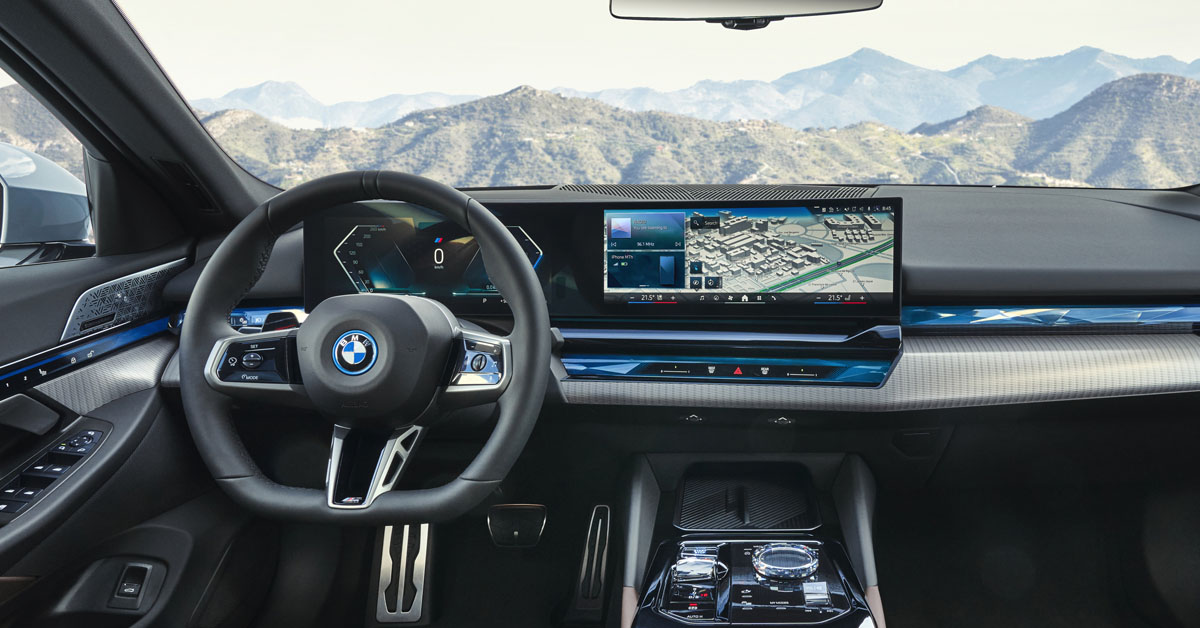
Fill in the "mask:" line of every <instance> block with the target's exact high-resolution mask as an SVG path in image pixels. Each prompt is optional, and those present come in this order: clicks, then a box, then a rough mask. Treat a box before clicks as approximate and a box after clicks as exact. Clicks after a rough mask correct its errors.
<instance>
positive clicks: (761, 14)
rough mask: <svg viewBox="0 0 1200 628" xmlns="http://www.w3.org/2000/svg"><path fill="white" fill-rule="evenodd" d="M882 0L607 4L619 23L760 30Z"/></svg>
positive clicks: (623, 0)
mask: <svg viewBox="0 0 1200 628" xmlns="http://www.w3.org/2000/svg"><path fill="white" fill-rule="evenodd" d="M882 4H883V0H611V1H610V4H609V12H611V13H612V15H613V17H616V18H620V19H623V20H703V21H706V22H715V23H720V24H722V25H723V26H725V27H726V28H736V29H740V30H751V29H755V28H762V27H764V26H766V25H767V24H770V23H771V22H774V21H776V20H782V19H783V18H785V17H800V16H804V15H829V14H831V13H851V12H854V11H870V10H871V9H878V8H879V6H880V5H882Z"/></svg>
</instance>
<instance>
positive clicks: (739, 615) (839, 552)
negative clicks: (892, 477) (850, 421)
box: [632, 461, 875, 628]
mask: <svg viewBox="0 0 1200 628" xmlns="http://www.w3.org/2000/svg"><path fill="white" fill-rule="evenodd" d="M839 466H841V467H845V466H846V464H845V463H844V462H843V463H840V464H839ZM670 467H671V464H670V463H667V464H660V467H659V469H658V470H657V472H658V473H659V475H670V474H671V473H672V471H671V468H670ZM831 469H832V466H830V470H831ZM837 473H840V472H837ZM822 475H828V476H830V477H832V475H831V474H829V473H822ZM821 484H823V485H826V484H833V482H831V481H830V480H828V479H822V480H821ZM831 488H832V487H831ZM670 493H671V494H672V497H673V501H674V503H673V507H672V510H671V512H673V516H672V518H671V524H670V526H666V525H662V524H663V523H664V522H662V521H659V524H658V525H656V526H655V534H654V536H655V537H657V539H658V540H657V541H656V542H655V543H652V545H653V549H652V554H651V556H652V557H651V558H650V560H649V561H648V562H647V563H646V568H645V578H644V579H643V580H642V586H641V587H640V596H639V598H638V602H637V610H636V614H635V615H634V616H633V618H632V626H633V627H634V628H666V627H669V626H681V625H685V626H712V625H731V626H741V625H745V626H803V625H817V624H819V625H822V626H830V627H833V628H837V627H841V626H845V627H848V628H866V627H873V626H875V620H874V617H873V615H872V610H871V607H870V605H869V604H868V601H867V597H866V594H865V592H864V587H863V582H864V580H863V579H861V578H860V576H859V575H858V574H856V572H855V564H856V562H857V563H860V564H863V563H864V561H862V560H861V557H862V556H863V555H864V548H863V547H862V546H861V543H860V541H861V538H860V537H857V536H854V535H851V534H848V533H847V532H846V531H845V530H843V529H841V528H840V527H839V526H836V525H829V524H826V523H824V519H825V518H823V517H822V513H821V510H822V509H823V508H829V504H828V502H830V501H836V500H831V499H824V498H819V497H818V494H819V491H818V490H817V489H816V488H815V487H814V482H813V478H812V475H810V473H809V471H808V468H807V467H806V466H804V465H803V464H800V463H796V462H781V461H775V462H771V461H763V462H751V461H745V462H700V463H692V464H688V465H687V466H686V469H685V470H684V471H683V472H682V475H681V477H680V478H679V481H678V482H677V483H676V484H675V485H674V486H673V489H672V490H671V491H670ZM826 497H831V496H826ZM664 501H665V500H664ZM823 502H824V505H823ZM659 506H660V507H659V508H657V509H656V510H658V511H659V512H660V513H663V512H666V511H665V510H664V509H663V507H662V506H663V504H660V505H659ZM833 510H835V511H836V510H837V508H836V507H835V508H834V509H833ZM857 514H858V513H851V512H848V513H847V515H848V516H847V517H846V518H847V519H861V517H858V516H857ZM661 517H662V515H661V514H660V515H658V517H657V518H659V519H661ZM832 519H834V520H840V517H833V518H832ZM698 530H699V531H698ZM634 533H635V535H636V533H637V527H636V526H634ZM843 538H845V539H846V540H847V541H848V542H850V543H852V544H853V545H855V550H856V551H855V553H856V555H858V556H859V557H860V560H858V561H853V560H852V559H851V558H850V554H849V553H847V550H846V547H845V545H844V543H843ZM866 552H867V553H869V547H867V548H866ZM863 568H864V569H865V570H869V571H872V572H873V562H870V564H869V565H867V564H864V566H863ZM871 576H872V578H873V573H872V574H871Z"/></svg>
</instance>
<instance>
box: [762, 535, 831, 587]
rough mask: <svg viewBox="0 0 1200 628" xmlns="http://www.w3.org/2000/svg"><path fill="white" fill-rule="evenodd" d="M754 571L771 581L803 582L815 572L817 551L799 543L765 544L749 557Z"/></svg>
mask: <svg viewBox="0 0 1200 628" xmlns="http://www.w3.org/2000/svg"><path fill="white" fill-rule="evenodd" d="M750 562H751V564H752V565H754V571H755V572H757V573H758V575H760V576H762V577H764V578H770V579H772V580H803V579H804V578H807V577H809V576H811V575H813V574H814V573H816V571H817V564H818V561H817V551H816V550H815V549H812V548H810V547H808V546H807V545H804V544H801V543H766V544H764V545H760V546H758V547H757V548H755V550H754V553H753V554H752V555H751V556H750Z"/></svg>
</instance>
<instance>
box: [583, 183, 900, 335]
mask: <svg viewBox="0 0 1200 628" xmlns="http://www.w3.org/2000/svg"><path fill="white" fill-rule="evenodd" d="M898 210H899V200H898V199H864V200H861V201H826V202H819V201H814V202H811V203H809V204H799V203H797V204H796V205H795V206H791V207H742V208H738V207H724V208H712V207H697V208H672V209H657V208H654V209H652V208H647V209H606V210H605V211H604V250H603V255H604V279H603V286H604V288H603V289H604V302H605V303H607V304H626V305H630V306H644V307H646V308H649V309H654V310H658V311H663V312H664V313H665V311H667V310H670V309H672V308H671V307H670V306H681V305H682V306H687V307H686V309H687V310H688V311H690V312H696V311H697V308H703V307H708V308H720V310H719V311H721V312H726V313H728V310H726V308H731V307H737V308H743V307H746V308H763V309H764V310H767V309H770V310H775V309H777V308H786V309H788V310H792V311H795V310H797V309H798V308H803V309H806V310H807V309H808V306H813V308H816V307H817V306H820V307H829V308H844V309H845V310H846V312H845V313H849V312H850V311H851V310H856V309H862V310H864V311H866V310H872V311H882V310H886V309H889V308H890V306H894V305H896V303H895V300H896V293H897V290H896V279H897V268H898V265H897V261H898V259H899V256H898V250H897V242H898V229H899V211H898ZM763 313H764V314H766V313H767V312H765V311H764V312H763ZM811 313H814V314H820V312H811ZM829 314H834V311H833V310H830V311H829ZM836 315H838V316H842V315H844V313H843V312H842V311H841V310H839V311H837V314H836Z"/></svg>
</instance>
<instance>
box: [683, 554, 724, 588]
mask: <svg viewBox="0 0 1200 628" xmlns="http://www.w3.org/2000/svg"><path fill="white" fill-rule="evenodd" d="M716 579H717V559H715V558H711V557H708V556H685V557H683V558H680V559H679V560H678V561H676V562H675V581H676V582H715V581H716Z"/></svg>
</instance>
